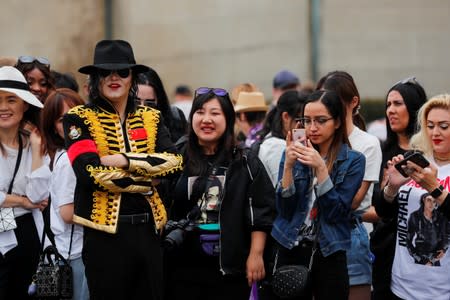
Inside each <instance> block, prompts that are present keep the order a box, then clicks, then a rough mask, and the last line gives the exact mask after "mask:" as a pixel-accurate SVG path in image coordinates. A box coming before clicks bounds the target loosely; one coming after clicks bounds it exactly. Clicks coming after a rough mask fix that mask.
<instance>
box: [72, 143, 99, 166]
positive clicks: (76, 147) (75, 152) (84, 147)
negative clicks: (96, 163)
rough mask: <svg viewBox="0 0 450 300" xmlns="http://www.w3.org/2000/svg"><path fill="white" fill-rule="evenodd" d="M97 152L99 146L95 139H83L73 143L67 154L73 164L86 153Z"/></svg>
mask: <svg viewBox="0 0 450 300" xmlns="http://www.w3.org/2000/svg"><path fill="white" fill-rule="evenodd" d="M89 152H91V153H96V154H98V150H97V146H96V145H95V142H94V141H93V140H81V141H79V142H75V143H73V144H72V145H71V146H70V147H69V149H68V150H67V156H69V160H70V163H71V164H73V162H74V160H75V159H76V158H77V157H78V156H80V155H81V154H84V153H89Z"/></svg>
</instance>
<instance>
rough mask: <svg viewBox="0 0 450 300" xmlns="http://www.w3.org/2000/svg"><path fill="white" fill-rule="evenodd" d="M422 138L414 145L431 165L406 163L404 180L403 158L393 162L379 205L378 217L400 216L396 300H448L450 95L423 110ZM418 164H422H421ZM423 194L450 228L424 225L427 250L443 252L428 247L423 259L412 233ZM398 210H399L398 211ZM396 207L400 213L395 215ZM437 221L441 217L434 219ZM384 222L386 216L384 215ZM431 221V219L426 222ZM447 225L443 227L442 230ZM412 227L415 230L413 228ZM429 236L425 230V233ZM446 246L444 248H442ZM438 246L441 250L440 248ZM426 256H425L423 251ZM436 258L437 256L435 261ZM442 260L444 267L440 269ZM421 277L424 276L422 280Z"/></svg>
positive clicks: (393, 284) (414, 139) (394, 268)
mask: <svg viewBox="0 0 450 300" xmlns="http://www.w3.org/2000/svg"><path fill="white" fill-rule="evenodd" d="M417 123H418V127H419V128H420V130H419V132H418V133H417V134H416V135H414V136H413V137H412V139H411V146H412V148H414V149H418V150H421V151H423V152H424V156H425V158H426V159H427V160H428V161H429V162H430V165H429V166H428V167H425V168H422V167H421V166H419V165H418V164H416V163H414V162H413V160H407V162H406V165H405V166H404V167H403V170H404V171H405V173H406V175H407V176H408V177H406V178H405V177H404V176H402V175H401V174H400V172H399V171H398V170H397V168H395V165H396V164H398V163H400V162H401V160H403V158H404V157H403V155H397V156H394V157H393V158H392V160H389V161H388V170H387V176H388V183H387V185H386V187H385V188H384V189H383V190H382V193H381V198H382V200H383V201H382V202H380V203H378V205H377V207H376V208H377V212H379V213H382V214H383V213H385V214H389V213H390V212H392V211H398V213H397V216H396V217H397V222H396V223H397V224H398V225H397V241H396V248H395V256H394V263H393V266H392V282H391V289H392V292H393V293H394V294H395V296H394V297H395V299H413V298H414V299H449V298H450V284H449V281H448V279H449V277H448V274H449V267H448V266H449V264H450V256H449V255H448V253H447V249H448V242H449V241H448V236H446V240H444V241H443V242H440V243H433V240H437V238H438V236H439V232H442V231H443V230H444V231H445V232H448V229H447V228H441V227H442V226H448V219H449V218H450V200H449V194H448V190H449V186H448V185H449V180H450V129H449V126H450V95H449V94H444V95H438V96H435V97H433V98H431V99H430V100H429V101H428V102H427V103H425V104H424V105H423V106H422V108H421V109H420V110H419V114H418V122H417ZM417 162H418V161H417ZM424 193H429V194H430V195H431V196H432V197H433V198H434V202H435V203H436V206H435V207H434V210H437V212H438V213H439V214H443V217H445V218H447V220H446V222H435V220H433V217H431V218H430V217H429V218H428V219H427V220H428V221H427V222H424V224H427V225H426V228H424V230H425V233H422V234H423V235H424V236H426V239H427V240H428V244H435V245H436V247H439V249H437V248H436V249H433V248H430V247H428V249H427V251H428V255H425V254H424V253H421V257H422V258H421V259H420V260H418V259H417V257H416V256H415V255H414V253H412V252H411V251H410V250H411V248H412V246H413V247H414V248H422V249H421V250H423V248H424V247H421V245H420V243H421V240H422V239H421V238H420V236H419V235H418V234H417V233H416V232H417V231H415V230H412V229H413V228H412V227H414V226H413V224H418V217H417V216H416V215H417V213H415V212H417V211H420V207H421V206H422V204H421V203H422V202H423V195H424ZM393 207H394V208H393ZM395 207H396V208H397V209H395ZM430 215H431V216H433V215H434V216H435V217H434V218H437V216H438V214H436V213H435V214H430ZM382 216H384V215H382ZM424 218H426V216H424ZM437 224H444V225H439V226H438V225H437ZM410 227H411V228H410ZM424 230H421V231H422V232H423V231H424ZM442 244H444V246H442ZM437 245H439V246H437ZM421 252H423V251H421ZM436 253H438V254H437V255H436ZM437 260H439V263H437ZM417 274H420V276H417Z"/></svg>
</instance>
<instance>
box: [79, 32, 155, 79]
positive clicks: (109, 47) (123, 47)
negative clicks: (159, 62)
mask: <svg viewBox="0 0 450 300" xmlns="http://www.w3.org/2000/svg"><path fill="white" fill-rule="evenodd" d="M127 68H130V69H132V70H133V71H134V72H135V73H143V72H147V71H148V70H149V67H147V66H144V65H138V64H136V60H135V59H134V54H133V49H132V48H131V45H130V44H129V43H128V42H127V41H123V40H102V41H100V42H98V43H97V45H96V46H95V51H94V64H92V65H87V66H84V67H81V68H79V69H78V72H80V73H83V74H92V73H95V72H96V70H97V69H105V70H120V69H127Z"/></svg>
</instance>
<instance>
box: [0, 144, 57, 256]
mask: <svg viewBox="0 0 450 300" xmlns="http://www.w3.org/2000/svg"><path fill="white" fill-rule="evenodd" d="M3 147H4V149H5V152H6V155H2V154H0V205H2V204H3V202H4V201H5V197H6V194H7V193H8V188H9V184H10V182H11V179H12V176H13V173H14V168H15V166H16V160H17V155H18V150H17V149H12V148H9V147H7V146H5V145H3ZM44 160H45V161H44V164H43V165H42V166H41V167H39V168H38V169H36V170H34V171H33V172H31V163H32V155H31V147H26V148H25V149H23V152H22V158H21V160H20V167H19V169H18V171H17V174H16V177H15V179H14V185H13V189H12V193H13V194H16V195H25V196H27V197H28V198H29V199H30V200H31V201H32V202H33V203H39V202H41V201H42V200H44V199H47V198H48V188H47V187H48V182H49V180H50V169H49V168H48V157H45V159H44ZM30 212H31V213H32V214H33V217H34V222H35V224H36V228H37V230H38V235H39V236H42V230H43V225H44V223H43V219H42V213H41V212H40V211H39V209H32V210H28V209H25V208H22V207H16V208H14V215H15V216H16V217H19V216H23V215H24V214H26V213H30ZM16 246H17V239H16V236H15V234H14V230H10V231H5V232H0V252H1V253H2V254H5V253H6V252H8V251H9V250H11V249H13V248H14V247H16Z"/></svg>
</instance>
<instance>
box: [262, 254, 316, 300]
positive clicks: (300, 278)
mask: <svg viewBox="0 0 450 300" xmlns="http://www.w3.org/2000/svg"><path fill="white" fill-rule="evenodd" d="M315 251H316V249H313V252H312V254H311V258H310V261H309V267H306V266H303V265H285V266H282V267H279V268H277V269H276V270H275V272H274V273H273V275H272V280H271V285H272V291H273V293H274V294H275V295H277V296H278V297H279V298H281V299H293V298H297V297H301V296H303V295H304V294H305V292H306V290H308V287H309V286H310V284H311V267H312V262H313V257H314V253H315Z"/></svg>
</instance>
